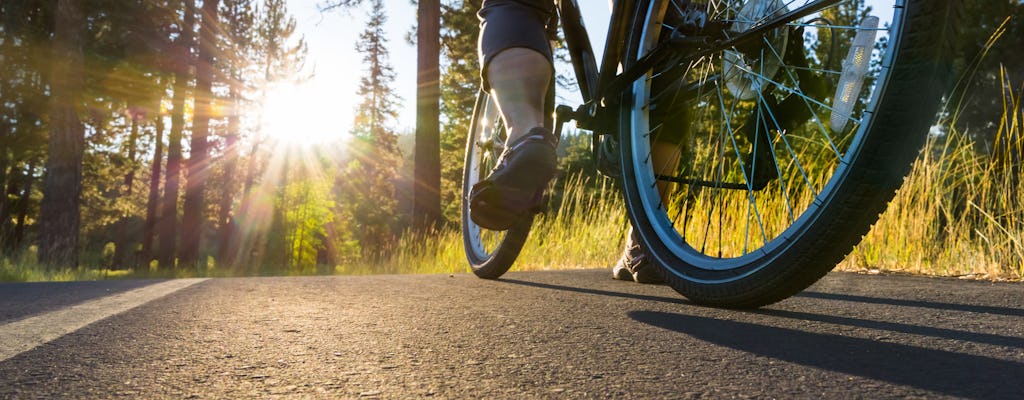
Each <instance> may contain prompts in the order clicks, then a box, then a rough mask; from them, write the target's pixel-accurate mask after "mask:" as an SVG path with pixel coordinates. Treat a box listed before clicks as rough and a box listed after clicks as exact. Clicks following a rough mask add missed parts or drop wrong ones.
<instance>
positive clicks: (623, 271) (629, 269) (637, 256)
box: [612, 228, 665, 284]
mask: <svg viewBox="0 0 1024 400" xmlns="http://www.w3.org/2000/svg"><path fill="white" fill-rule="evenodd" d="M612 278H613V279H618V280H620V281H634V282H636V283H651V284H661V283H665V278H663V277H662V276H661V271H658V267H656V266H654V264H652V263H651V260H650V259H649V258H648V256H647V253H646V252H644V249H643V248H642V247H641V246H640V240H639V239H637V237H636V233H635V232H633V229H632V228H631V229H630V230H629V238H628V239H626V249H625V250H623V251H622V257H621V258H619V261H618V262H616V263H615V266H614V267H612Z"/></svg>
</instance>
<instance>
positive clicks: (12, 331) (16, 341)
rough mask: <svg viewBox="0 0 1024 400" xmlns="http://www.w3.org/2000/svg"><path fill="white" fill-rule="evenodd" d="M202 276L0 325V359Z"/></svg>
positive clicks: (184, 285)
mask: <svg viewBox="0 0 1024 400" xmlns="http://www.w3.org/2000/svg"><path fill="white" fill-rule="evenodd" d="M205 280H206V278H197V279H176V280H171V281H167V282H162V283H157V284H155V285H150V286H146V287H142V288H139V289H135V290H132V291H129V292H124V293H118V294H115V295H112V296H107V297H103V298H100V299H96V300H91V301H87V302H85V303H82V304H78V305H74V306H71V307H66V308H62V309H59V310H56V311H51V312H48V313H45V314H40V315H36V316H33V317H29V318H25V319H22V320H18V321H14V322H11V323H7V324H4V325H0V362H3V361H6V360H7V359H9V358H11V357H14V356H16V355H18V354H21V353H24V352H26V351H29V350H32V349H34V348H36V347H39V346H41V345H43V344H46V343H49V342H50V341H52V340H54V339H57V338H59V337H61V336H64V335H67V334H69V333H71V332H74V331H77V330H79V329H82V328H83V327H85V326H86V325H89V324H91V323H93V322H96V321H99V320H101V319H104V318H107V317H109V316H112V315H116V314H120V313H122V312H125V311H128V310H131V309H133V308H135V307H138V306H141V305H143V304H146V303H148V302H150V301H153V300H156V299H159V298H161V297H163V296H166V295H169V294H171V293H174V292H177V291H179V290H181V289H184V288H187V287H189V286H192V285H195V284H197V283H199V282H202V281H205Z"/></svg>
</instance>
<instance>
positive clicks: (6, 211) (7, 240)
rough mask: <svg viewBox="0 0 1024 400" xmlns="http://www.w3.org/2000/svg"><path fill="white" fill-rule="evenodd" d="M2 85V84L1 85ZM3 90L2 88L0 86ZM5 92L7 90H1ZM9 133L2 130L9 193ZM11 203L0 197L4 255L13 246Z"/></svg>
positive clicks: (1, 181) (0, 183)
mask: <svg viewBox="0 0 1024 400" xmlns="http://www.w3.org/2000/svg"><path fill="white" fill-rule="evenodd" d="M0 86H2V85H0ZM0 90H2V88H0ZM0 93H5V92H0ZM8 135H9V133H7V132H0V188H3V187H7V188H8V193H9V192H10V187H11V186H12V184H13V179H12V178H13V177H14V172H15V170H14V168H10V166H9V164H10V161H11V157H10V156H9V154H8V153H7V140H6V138H7V137H8ZM12 207H13V205H12V204H11V201H10V197H9V196H4V197H3V198H0V249H3V254H4V255H9V254H10V253H9V252H8V250H9V249H10V248H12V246H11V243H12V242H13V240H12V238H11V235H12V228H13V227H12V226H11V208H12Z"/></svg>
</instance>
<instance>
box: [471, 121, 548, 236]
mask: <svg viewBox="0 0 1024 400" xmlns="http://www.w3.org/2000/svg"><path fill="white" fill-rule="evenodd" d="M556 147H558V137H556V136H555V135H553V134H552V133H551V132H550V131H548V130H547V129H544V128H541V127H537V128H533V129H531V130H530V131H529V132H527V133H526V135H524V136H523V137H521V138H519V139H517V140H516V141H515V142H513V143H509V145H508V146H507V147H506V148H505V151H504V152H502V153H501V157H499V158H498V165H497V166H496V167H494V170H492V171H491V174H490V175H489V176H488V177H487V178H486V179H484V180H482V181H480V182H479V183H477V184H476V185H473V189H472V190H471V191H470V194H469V216H470V218H471V219H472V220H473V222H474V223H476V224H477V225H480V226H481V227H483V228H486V229H490V230H494V231H503V230H506V229H509V228H511V227H512V225H515V224H516V223H517V222H519V221H522V220H523V219H525V218H529V217H530V216H531V215H532V214H536V213H538V212H540V211H541V205H542V204H543V199H544V189H545V188H546V187H547V185H548V182H550V181H551V178H553V177H554V176H555V172H556V171H557V170H558V156H557V155H556V154H555V148H556Z"/></svg>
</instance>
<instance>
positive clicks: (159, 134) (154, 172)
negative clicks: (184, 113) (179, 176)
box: [136, 115, 164, 270]
mask: <svg viewBox="0 0 1024 400" xmlns="http://www.w3.org/2000/svg"><path fill="white" fill-rule="evenodd" d="M153 136H154V138H153V142H154V143H156V146H155V147H156V149H154V150H153V165H152V166H151V167H150V170H149V171H150V172H149V198H148V199H147V200H146V222H145V224H144V225H143V227H142V252H141V253H140V254H139V259H138V260H137V262H138V265H137V266H136V267H141V268H142V269H143V270H148V269H149V263H150V261H152V259H153V236H155V235H156V232H155V229H154V228H155V227H156V223H157V211H158V207H159V206H160V174H161V171H162V168H161V165H160V164H161V163H162V162H163V160H164V117H163V115H158V116H157V117H156V132H154V133H153Z"/></svg>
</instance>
